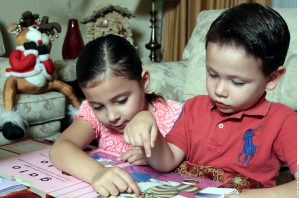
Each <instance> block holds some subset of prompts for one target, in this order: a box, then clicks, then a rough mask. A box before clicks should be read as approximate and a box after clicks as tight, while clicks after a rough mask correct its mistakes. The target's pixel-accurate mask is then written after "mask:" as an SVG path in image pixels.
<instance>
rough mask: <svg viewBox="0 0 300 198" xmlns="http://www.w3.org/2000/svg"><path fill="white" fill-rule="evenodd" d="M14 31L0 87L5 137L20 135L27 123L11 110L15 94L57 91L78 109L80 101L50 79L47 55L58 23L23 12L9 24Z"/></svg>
mask: <svg viewBox="0 0 300 198" xmlns="http://www.w3.org/2000/svg"><path fill="white" fill-rule="evenodd" d="M9 29H10V30H9V31H10V32H11V33H16V34H17V38H16V42H17V47H16V50H14V51H12V52H11V54H10V56H9V63H10V67H9V68H7V69H6V73H5V75H6V76H7V79H6V81H5V84H4V89H3V105H4V110H5V111H4V112H3V113H1V114H0V128H1V127H2V133H3V136H4V137H5V138H6V139H8V140H14V139H19V138H22V137H23V136H24V135H25V133H26V129H27V126H28V123H27V121H26V120H24V119H23V118H22V116H21V115H19V113H17V111H16V109H15V102H16V96H17V93H27V94H38V93H44V92H48V91H51V90H57V91H59V92H61V93H62V94H63V95H65V96H66V97H67V98H68V99H69V101H70V103H71V104H72V106H73V107H74V108H75V109H78V108H79V106H80V102H79V100H78V98H77V97H76V95H75V94H74V91H73V88H72V87H71V86H69V85H68V84H66V83H64V82H62V81H59V80H53V79H52V74H53V72H54V70H55V66H54V64H53V62H52V61H51V59H50V58H49V53H50V48H51V41H50V40H53V36H57V33H60V32H61V27H60V25H59V24H58V23H55V22H53V23H48V17H47V16H44V17H42V18H39V15H37V14H34V15H33V14H32V13H31V12H30V11H26V12H24V13H23V14H22V18H21V19H20V22H19V24H15V25H11V27H10V28H9Z"/></svg>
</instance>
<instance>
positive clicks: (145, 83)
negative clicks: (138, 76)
mask: <svg viewBox="0 0 300 198" xmlns="http://www.w3.org/2000/svg"><path fill="white" fill-rule="evenodd" d="M142 86H143V87H144V91H145V92H147V91H148V89H149V86H150V73H149V72H148V71H147V70H145V71H143V72H142Z"/></svg>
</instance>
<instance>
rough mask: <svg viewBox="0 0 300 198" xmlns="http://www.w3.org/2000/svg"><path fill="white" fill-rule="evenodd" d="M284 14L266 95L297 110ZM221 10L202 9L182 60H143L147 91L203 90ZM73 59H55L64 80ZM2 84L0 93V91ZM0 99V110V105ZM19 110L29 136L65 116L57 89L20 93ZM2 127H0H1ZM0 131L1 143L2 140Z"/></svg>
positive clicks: (44, 132)
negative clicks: (208, 45)
mask: <svg viewBox="0 0 300 198" xmlns="http://www.w3.org/2000/svg"><path fill="white" fill-rule="evenodd" d="M277 10H278V11H279V13H280V14H281V15H282V16H283V17H284V18H285V20H286V21H287V23H288V26H289V29H290V32H291V43H290V48H289V51H288V55H287V58H286V62H285V66H286V67H287V71H286V74H285V75H284V77H283V79H282V82H281V83H280V85H279V86H278V87H277V88H276V90H274V91H272V92H269V93H268V94H267V98H268V99H269V100H271V101H277V102H282V103H284V104H286V105H288V106H290V107H291V108H293V109H294V110H297V101H296V98H297V95H296V79H297V78H296V73H297V72H296V70H297V67H296V60H297V50H296V43H297V42H296V39H297V37H296V9H277ZM220 12H221V10H210V11H203V12H201V13H200V14H199V16H198V17H197V25H196V27H195V29H194V31H193V34H192V36H191V38H190V40H189V42H188V44H187V46H186V48H185V50H184V53H183V59H184V61H177V62H164V63H149V61H144V64H143V67H144V69H147V70H149V71H150V74H151V86H150V91H155V92H156V93H159V94H161V95H162V96H164V97H165V98H166V99H173V100H177V101H181V102H184V101H185V100H186V99H188V98H190V97H192V96H195V95H198V94H206V89H205V67H204V66H205V48H204V37H205V34H206V32H207V30H208V28H209V26H210V24H211V22H212V21H213V20H214V19H215V18H216V17H217V16H218V15H219V14H220ZM75 64H76V60H69V61H63V60H58V61H55V65H56V66H57V70H56V71H57V77H58V78H59V79H61V80H63V81H74V80H76V75H75ZM6 65H8V62H7V59H3V58H0V85H3V83H4V81H5V77H4V74H3V73H4V68H5V66H6ZM2 88H3V87H2V86H0V94H1V95H2ZM2 103H3V102H2V98H1V99H0V113H1V110H2V108H3V104H2ZM17 108H18V110H19V111H20V113H21V114H22V115H24V116H26V117H27V118H28V121H29V124H30V127H29V133H28V137H33V138H47V137H50V136H55V135H57V134H59V132H60V126H61V121H62V119H63V118H64V117H65V116H66V99H65V97H64V96H63V95H62V94H60V93H57V92H50V93H47V94H42V95H27V94H20V95H19V99H18V105H17ZM0 130H1V129H0ZM5 142H7V141H5V140H4V139H3V137H2V135H1V134H0V145H1V144H3V143H5Z"/></svg>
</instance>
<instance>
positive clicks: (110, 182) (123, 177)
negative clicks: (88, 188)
mask: <svg viewBox="0 0 300 198" xmlns="http://www.w3.org/2000/svg"><path fill="white" fill-rule="evenodd" d="M91 184H92V186H93V188H94V189H95V190H96V191H97V192H98V193H99V194H100V195H102V196H105V197H107V196H110V195H112V196H118V195H119V194H120V193H122V192H127V193H135V194H136V195H140V194H141V191H140V189H139V187H138V185H137V184H136V182H135V181H134V180H133V179H132V177H130V175H129V174H128V173H127V172H125V171H124V170H123V169H121V168H119V167H105V168H101V169H100V170H99V171H98V172H97V174H96V175H95V176H94V177H93V179H92V182H91Z"/></svg>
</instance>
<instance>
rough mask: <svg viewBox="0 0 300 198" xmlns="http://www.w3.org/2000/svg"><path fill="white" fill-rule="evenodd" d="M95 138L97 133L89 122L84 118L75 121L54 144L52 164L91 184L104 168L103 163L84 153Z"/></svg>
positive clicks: (51, 157) (51, 152)
mask: <svg viewBox="0 0 300 198" xmlns="http://www.w3.org/2000/svg"><path fill="white" fill-rule="evenodd" d="M94 137H95V132H94V129H93V128H92V127H91V125H90V123H89V122H87V121H85V120H84V119H83V118H78V119H76V120H74V121H73V123H72V124H71V125H70V126H69V127H68V128H67V129H66V130H65V131H64V132H63V133H62V134H61V135H60V137H59V138H58V139H57V140H56V141H55V143H54V144H53V146H52V148H51V150H50V160H51V162H52V163H53V165H54V166H55V167H57V168H58V169H60V170H63V171H65V172H67V173H68V174H71V175H73V176H75V177H77V178H79V179H81V180H84V181H86V182H89V183H90V182H91V181H92V178H93V176H94V175H95V173H96V172H97V171H98V169H99V168H103V166H102V164H101V163H98V162H97V161H95V160H94V159H92V158H91V157H90V156H88V155H87V154H86V153H85V152H84V151H83V148H84V147H85V146H87V145H88V144H89V143H90V142H91V141H92V140H93V138H94ZM79 170H80V171H79Z"/></svg>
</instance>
